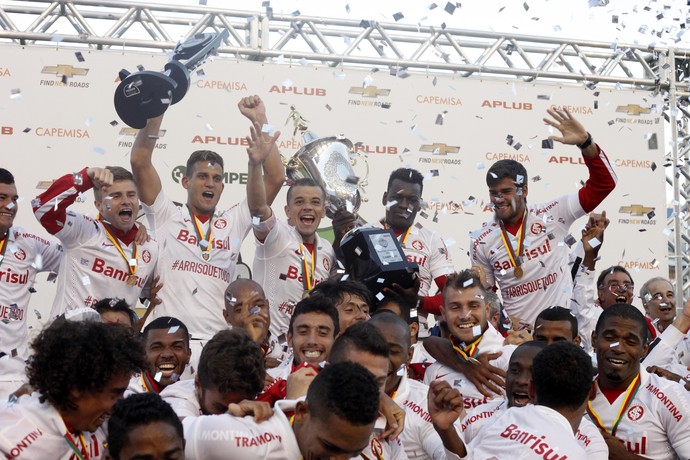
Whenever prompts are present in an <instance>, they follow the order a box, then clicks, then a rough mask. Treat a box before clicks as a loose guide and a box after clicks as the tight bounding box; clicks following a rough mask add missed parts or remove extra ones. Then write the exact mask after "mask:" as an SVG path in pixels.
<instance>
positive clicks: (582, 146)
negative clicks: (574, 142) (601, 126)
mask: <svg viewBox="0 0 690 460" xmlns="http://www.w3.org/2000/svg"><path fill="white" fill-rule="evenodd" d="M590 145H592V135H591V134H590V133H589V132H587V139H585V141H584V142H583V143H582V144H579V145H578V146H577V148H579V149H580V150H584V149H586V148H587V147H589V146H590Z"/></svg>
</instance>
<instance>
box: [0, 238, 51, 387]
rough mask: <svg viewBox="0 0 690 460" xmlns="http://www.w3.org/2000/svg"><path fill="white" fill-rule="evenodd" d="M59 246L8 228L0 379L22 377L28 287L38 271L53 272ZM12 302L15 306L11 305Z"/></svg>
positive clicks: (0, 301)
mask: <svg viewBox="0 0 690 460" xmlns="http://www.w3.org/2000/svg"><path fill="white" fill-rule="evenodd" d="M61 257H62V247H61V246H60V245H59V244H58V243H57V242H56V241H55V240H52V239H46V238H43V237H40V236H37V235H34V234H33V233H28V232H27V231H26V230H24V229H23V228H21V227H12V228H10V230H9V232H8V234H7V242H6V243H5V256H4V257H3V259H2V261H0V354H1V355H2V357H1V358H0V380H2V381H10V380H13V381H14V380H23V379H24V378H25V376H24V367H25V366H26V363H25V361H26V360H27V359H28V358H29V347H28V342H29V329H28V315H30V314H33V313H32V312H31V309H30V308H29V301H30V298H31V291H30V289H32V288H33V285H34V281H35V279H36V274H37V273H39V272H50V271H52V272H57V270H58V267H59V265H60V258H61ZM13 305H16V306H13Z"/></svg>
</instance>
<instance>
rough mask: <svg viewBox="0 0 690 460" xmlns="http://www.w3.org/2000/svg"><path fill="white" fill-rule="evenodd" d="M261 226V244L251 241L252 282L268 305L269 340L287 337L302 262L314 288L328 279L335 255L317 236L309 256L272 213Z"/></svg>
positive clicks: (297, 237) (297, 297)
mask: <svg viewBox="0 0 690 460" xmlns="http://www.w3.org/2000/svg"><path fill="white" fill-rule="evenodd" d="M264 224H267V225H268V226H269V227H268V228H270V231H269V232H268V235H267V236H266V239H265V240H264V242H263V243H262V242H261V241H259V240H257V239H256V238H254V240H255V242H256V253H255V254H254V265H253V272H254V276H253V279H254V281H256V282H257V283H259V284H260V285H261V286H262V287H263V288H264V293H265V294H266V298H267V299H268V302H269V305H270V309H271V329H270V330H271V336H272V337H276V338H279V337H281V335H283V334H285V335H287V330H288V326H289V325H290V318H291V317H292V311H293V310H294V308H295V304H296V303H297V302H299V301H300V300H302V297H303V296H304V292H305V288H304V284H303V283H304V282H303V273H304V270H305V262H306V270H308V273H309V276H310V277H312V275H311V273H313V281H312V282H313V285H316V284H318V283H320V282H321V281H323V280H325V279H328V276H329V274H330V272H331V270H332V269H333V267H334V265H335V254H334V253H333V247H332V246H331V244H330V243H329V242H328V241H326V240H324V239H322V238H320V237H319V235H316V239H315V240H314V250H315V251H316V254H311V253H310V252H309V250H308V249H307V248H306V247H305V246H304V244H303V242H302V235H300V234H299V232H298V231H297V230H296V229H295V227H293V226H291V225H288V224H287V222H283V221H281V220H278V219H276V218H275V213H273V215H272V216H271V218H270V219H268V220H267V221H266V222H264ZM312 256H314V257H312ZM312 261H314V262H315V265H314V267H312ZM313 285H312V286H313ZM281 345H282V344H281Z"/></svg>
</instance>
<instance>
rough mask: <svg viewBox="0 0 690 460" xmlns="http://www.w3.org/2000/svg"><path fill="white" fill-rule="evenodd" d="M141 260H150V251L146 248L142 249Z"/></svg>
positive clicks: (147, 261)
mask: <svg viewBox="0 0 690 460" xmlns="http://www.w3.org/2000/svg"><path fill="white" fill-rule="evenodd" d="M141 260H143V261H144V262H146V263H149V262H151V253H150V252H149V250H148V249H144V250H143V251H142V253H141Z"/></svg>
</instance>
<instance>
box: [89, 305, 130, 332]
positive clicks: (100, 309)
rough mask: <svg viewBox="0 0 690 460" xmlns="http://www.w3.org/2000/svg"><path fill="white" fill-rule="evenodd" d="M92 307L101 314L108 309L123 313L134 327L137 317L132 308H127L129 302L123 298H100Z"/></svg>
mask: <svg viewBox="0 0 690 460" xmlns="http://www.w3.org/2000/svg"><path fill="white" fill-rule="evenodd" d="M93 308H94V309H95V310H96V311H97V312H98V314H99V315H102V314H103V313H105V312H108V311H113V312H116V313H124V314H126V315H127V316H128V317H129V324H130V326H132V327H134V324H135V323H136V322H137V319H138V318H137V314H136V313H134V310H132V309H131V308H129V304H128V303H127V301H126V300H125V299H111V298H105V299H101V300H99V301H98V303H96V305H94V306H93Z"/></svg>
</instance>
